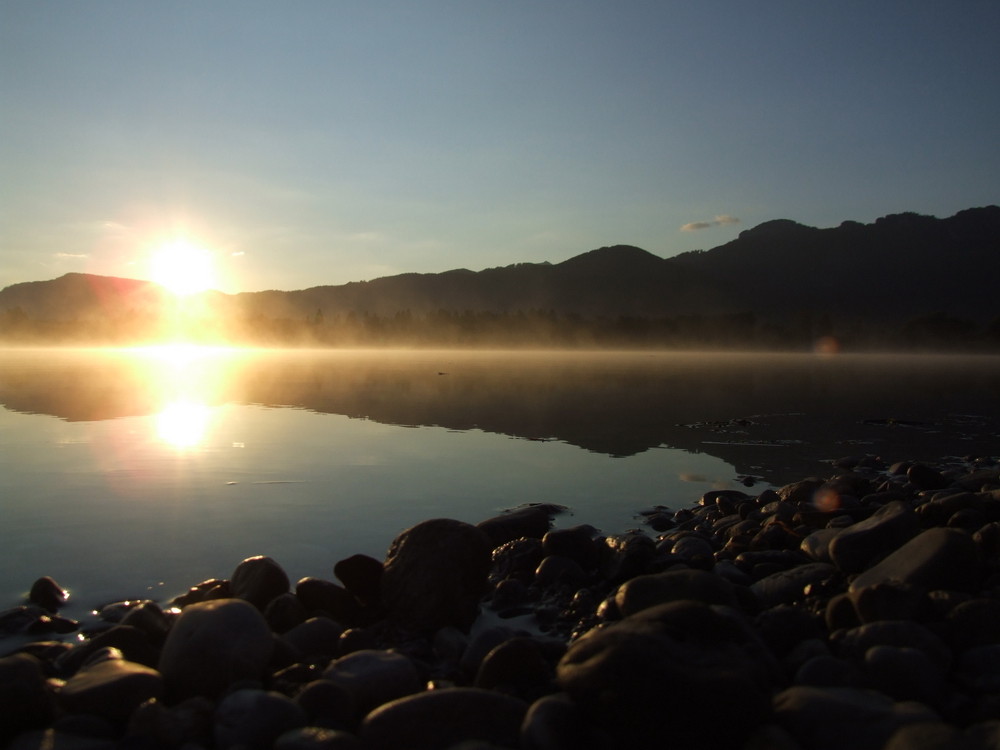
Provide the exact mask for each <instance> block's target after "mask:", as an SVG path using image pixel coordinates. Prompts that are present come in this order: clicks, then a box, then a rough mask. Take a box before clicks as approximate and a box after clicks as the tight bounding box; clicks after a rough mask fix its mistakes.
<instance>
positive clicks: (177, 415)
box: [156, 400, 209, 448]
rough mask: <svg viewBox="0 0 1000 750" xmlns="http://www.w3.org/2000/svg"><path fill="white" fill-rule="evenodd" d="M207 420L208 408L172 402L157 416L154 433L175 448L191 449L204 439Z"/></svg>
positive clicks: (198, 404)
mask: <svg viewBox="0 0 1000 750" xmlns="http://www.w3.org/2000/svg"><path fill="white" fill-rule="evenodd" d="M208 419H209V408H208V406H206V405H205V404H201V403H198V402H195V401H186V400H178V401H173V402H171V403H169V404H167V406H166V408H164V409H163V411H161V412H160V413H159V415H158V416H157V420H156V428H157V429H156V432H157V434H158V435H159V436H160V439H161V440H163V441H164V442H166V443H169V444H170V445H172V446H174V447H175V448H193V447H194V446H196V445H198V444H199V443H200V442H201V441H202V439H203V438H204V436H205V430H206V429H207V427H208Z"/></svg>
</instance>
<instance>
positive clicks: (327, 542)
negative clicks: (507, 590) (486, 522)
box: [0, 349, 1000, 615]
mask: <svg viewBox="0 0 1000 750" xmlns="http://www.w3.org/2000/svg"><path fill="white" fill-rule="evenodd" d="M0 405H2V406H3V409H0V498H2V508H3V510H2V516H0V517H2V524H0V609H2V608H4V607H7V606H13V605H15V604H17V603H18V602H19V599H20V597H21V596H23V593H24V591H25V590H26V589H27V587H28V586H30V584H31V582H32V581H33V580H34V579H35V578H37V577H38V576H41V575H51V576H53V577H54V578H56V580H58V581H59V582H60V583H62V584H63V585H64V586H67V587H69V588H70V589H71V591H72V593H73V597H74V599H73V600H74V602H75V605H74V607H75V609H71V610H70V614H71V615H73V614H74V613H75V614H77V615H79V613H80V611H82V610H85V609H87V608H90V607H92V606H94V605H97V604H99V603H101V602H104V601H110V600H115V599H121V598H129V597H138V596H144V597H151V598H157V599H166V598H169V597H170V596H173V595H174V594H177V593H179V592H181V591H183V590H186V588H187V587H188V586H189V585H192V584H194V583H196V582H198V581H200V580H203V579H205V578H209V577H226V576H228V575H229V574H230V573H231V571H232V569H233V567H234V566H235V565H236V564H237V563H238V562H239V561H240V560H242V559H243V558H244V557H247V556H250V555H254V554H267V555H270V556H272V557H274V558H275V559H276V560H277V561H278V562H279V563H281V564H282V566H283V567H284V568H285V569H286V570H287V571H288V573H289V576H290V577H292V578H293V580H294V579H296V578H299V577H302V576H306V575H313V576H322V577H331V575H332V570H331V569H332V566H333V564H334V562H336V561H337V560H338V559H340V558H342V557H344V556H347V555H350V554H353V553H355V552H364V553H367V554H371V555H374V556H376V557H380V558H381V557H382V556H383V554H384V552H385V550H386V548H387V546H388V544H389V542H390V541H391V540H392V538H393V537H394V536H395V535H396V534H397V533H398V532H399V531H401V530H402V529H404V528H406V527H407V526H410V525H412V524H414V523H416V522H418V521H420V520H423V519H426V518H432V517H438V516H448V517H453V518H458V519H461V520H465V521H469V522H476V521H479V520H482V519H483V518H486V517H489V516H491V515H494V514H496V513H497V512H499V511H501V510H503V509H505V508H510V507H514V506H517V505H519V504H522V503H532V502H554V503H559V504H562V505H566V506H568V507H569V508H570V509H571V513H570V514H567V515H564V516H562V517H560V518H559V519H558V520H557V523H558V524H559V525H571V524H574V523H590V524H593V525H595V526H597V527H599V528H600V529H602V530H603V531H604V532H606V533H614V532H619V531H623V530H625V529H628V528H635V527H637V526H638V521H637V519H636V512H637V511H638V510H640V509H643V508H645V507H648V506H651V505H655V504H663V505H668V506H672V507H683V506H686V505H689V504H690V503H692V502H693V501H695V500H696V499H697V498H698V497H699V496H700V495H701V494H702V492H704V491H705V490H706V489H709V488H712V487H741V486H742V485H741V484H740V482H739V480H740V478H742V477H744V476H747V475H752V476H754V477H757V478H758V480H757V482H758V483H757V485H756V489H760V488H761V487H764V486H768V485H769V484H771V485H780V484H783V483H785V482H787V481H792V480H794V479H798V478H801V477H803V476H806V475H809V474H815V473H824V472H827V471H828V470H829V464H827V463H823V461H824V460H829V459H833V458H837V457H839V456H843V455H850V454H859V453H861V454H863V453H877V454H880V455H883V456H884V457H886V458H887V459H890V460H895V459H901V458H910V457H912V458H937V457H939V456H941V455H946V454H968V453H994V452H997V451H998V450H1000V448H998V445H1000V440H998V435H1000V428H998V425H1000V358H996V357H980V358H944V357H898V356H897V357H874V356H843V355H841V356H835V357H819V356H815V355H751V354H743V355H739V354H707V355H706V354H691V353H684V354H675V353H653V354H650V353H636V354H623V353H600V354H594V353H555V354H543V353H510V352H454V351H445V352H432V351H412V352H384V351H382V352H377V351H376V352H371V351H368V352H356V351H355V352H345V351H335V352H306V351H292V352H288V351H285V352H274V351H223V350H214V351H204V350H190V349H172V350H162V349H161V350H146V351H142V350H131V351H128V350H114V351H93V350H90V351H86V350H74V351H23V350H22V351H6V352H0ZM755 491H756V490H755Z"/></svg>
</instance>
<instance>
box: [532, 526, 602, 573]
mask: <svg viewBox="0 0 1000 750" xmlns="http://www.w3.org/2000/svg"><path fill="white" fill-rule="evenodd" d="M596 532H597V530H596V529H595V528H594V527H593V526H573V527H571V528H568V529H552V530H551V531H548V532H546V533H545V536H543V537H542V550H543V551H544V553H545V554H546V555H560V556H561V557H568V558H569V559H570V560H573V562H575V563H576V564H577V565H579V566H580V567H581V568H583V569H584V570H594V569H595V568H596V567H597V565H598V564H599V563H600V561H601V560H600V547H598V545H597V542H595V541H594V536H595V535H596ZM602 546H603V545H602Z"/></svg>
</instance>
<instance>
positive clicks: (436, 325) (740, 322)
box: [0, 308, 1000, 351]
mask: <svg viewBox="0 0 1000 750" xmlns="http://www.w3.org/2000/svg"><path fill="white" fill-rule="evenodd" d="M164 341H189V342H195V343H202V344H230V345H247V346H321V347H369V346H371V347H397V346H398V347H410V346H424V347H480V348H482V347H494V348H504V347H575V348H687V349H695V348H699V349H700V348H719V349H723V348H738V349H808V348H814V347H816V346H818V345H819V346H823V347H830V348H841V349H847V350H867V349H933V350H947V351H1000V317H998V318H996V319H995V320H993V322H992V323H990V324H989V325H986V326H981V325H978V324H976V323H975V322H973V321H970V320H964V319H960V318H956V317H952V316H949V315H946V314H944V313H929V314H927V315H925V316H921V317H917V318H914V319H911V320H909V321H907V322H905V323H902V324H899V325H885V324H875V323H872V322H870V321H864V320H848V321H844V320H839V321H834V320H833V319H832V318H831V316H829V315H825V314H816V313H811V312H801V313H790V314H788V315H786V316H783V317H782V318H780V319H774V318H763V317H761V316H758V315H756V314H755V313H752V312H744V313H727V314H719V315H675V316H662V317H641V316H628V315H622V316H618V317H590V318H588V317H585V316H582V315H579V314H572V313H559V312H556V311H553V310H519V311H516V312H509V313H498V312H483V311H472V310H466V311H462V312H458V311H453V310H439V311H436V312H432V313H412V312H410V311H408V310H402V311H399V312H397V313H395V314H394V315H390V316H379V315H375V314H371V313H347V314H336V315H324V313H323V311H322V310H316V312H315V313H314V314H313V315H311V316H309V317H308V318H303V319H292V318H270V317H266V316H264V315H260V314H255V315H249V316H245V317H243V318H240V319H235V320H234V319H226V320H222V319H219V318H216V317H199V316H180V315H178V316H174V317H171V318H163V317H156V316H153V315H148V314H146V315H144V314H138V313H135V312H129V313H128V314H125V315H121V316H116V317H104V318H96V319H88V320H71V321H66V320H33V319H32V318H31V317H30V316H28V315H26V314H25V313H24V312H23V311H22V310H20V309H19V308H15V309H11V310H6V311H5V312H4V313H3V314H2V315H0V342H3V343H5V344H8V345H10V344H29V345H31V344H60V345H116V346H127V345H137V344H146V343H157V342H164Z"/></svg>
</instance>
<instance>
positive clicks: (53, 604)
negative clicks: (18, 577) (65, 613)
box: [28, 576, 69, 612]
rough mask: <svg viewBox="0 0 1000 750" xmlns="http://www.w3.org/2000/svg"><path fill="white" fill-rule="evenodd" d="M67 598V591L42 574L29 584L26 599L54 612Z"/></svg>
mask: <svg viewBox="0 0 1000 750" xmlns="http://www.w3.org/2000/svg"><path fill="white" fill-rule="evenodd" d="M68 599H69V592H68V591H66V590H65V589H64V588H63V587H62V586H60V585H59V584H58V583H56V582H55V580H53V579H52V578H51V577H49V576H43V577H41V578H39V579H38V580H37V581H35V582H34V583H33V584H32V585H31V591H30V592H29V593H28V601H29V602H31V603H32V604H37V605H38V606H39V607H42V608H44V609H47V610H48V611H50V612H55V611H56V610H57V609H59V607H61V606H62V605H64V604H65V603H66V601H67V600H68Z"/></svg>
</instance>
